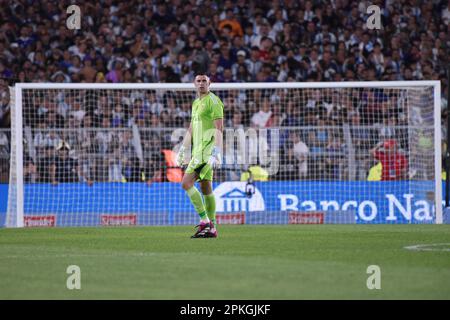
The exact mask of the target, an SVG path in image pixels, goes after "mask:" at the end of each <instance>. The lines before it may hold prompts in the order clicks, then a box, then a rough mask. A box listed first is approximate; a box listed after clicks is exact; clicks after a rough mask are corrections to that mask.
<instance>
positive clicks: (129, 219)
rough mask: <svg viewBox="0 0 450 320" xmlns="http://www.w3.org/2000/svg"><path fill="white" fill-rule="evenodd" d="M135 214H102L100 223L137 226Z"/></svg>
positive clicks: (103, 224)
mask: <svg viewBox="0 0 450 320" xmlns="http://www.w3.org/2000/svg"><path fill="white" fill-rule="evenodd" d="M136 221H137V218H136V215H135V214H121V215H117V214H102V215H101V217H100V224H101V225H102V226H135V225H136Z"/></svg>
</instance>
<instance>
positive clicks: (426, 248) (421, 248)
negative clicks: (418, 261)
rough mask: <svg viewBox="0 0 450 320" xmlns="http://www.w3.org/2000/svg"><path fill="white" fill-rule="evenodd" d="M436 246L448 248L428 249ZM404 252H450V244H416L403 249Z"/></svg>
mask: <svg viewBox="0 0 450 320" xmlns="http://www.w3.org/2000/svg"><path fill="white" fill-rule="evenodd" d="M438 246H448V248H429V247H438ZM404 248H405V249H406V250H413V251H450V243H430V244H416V245H413V246H407V247H404Z"/></svg>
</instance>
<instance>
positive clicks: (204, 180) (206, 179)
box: [199, 165, 217, 238]
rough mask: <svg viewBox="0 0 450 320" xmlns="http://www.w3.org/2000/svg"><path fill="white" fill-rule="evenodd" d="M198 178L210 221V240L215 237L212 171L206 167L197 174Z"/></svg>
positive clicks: (214, 201)
mask: <svg viewBox="0 0 450 320" xmlns="http://www.w3.org/2000/svg"><path fill="white" fill-rule="evenodd" d="M199 177H200V189H201V190H202V193H203V197H204V198H205V209H206V214H207V215H208V217H209V219H210V220H211V230H210V232H209V233H208V235H209V236H210V237H212V238H216V237H217V230H216V199H215V197H214V193H213V192H212V178H213V170H212V168H211V167H210V166H209V165H207V166H206V167H205V168H204V169H202V171H201V172H200V174H199Z"/></svg>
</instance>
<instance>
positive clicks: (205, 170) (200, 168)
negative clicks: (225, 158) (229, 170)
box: [186, 158, 213, 181]
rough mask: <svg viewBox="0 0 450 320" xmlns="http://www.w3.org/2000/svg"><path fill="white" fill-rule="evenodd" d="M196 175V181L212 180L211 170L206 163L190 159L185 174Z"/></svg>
mask: <svg viewBox="0 0 450 320" xmlns="http://www.w3.org/2000/svg"><path fill="white" fill-rule="evenodd" d="M194 172H196V173H197V174H198V178H197V180H196V181H201V180H209V181H212V179H213V169H212V167H211V166H210V165H209V164H207V163H206V162H200V161H199V160H198V159H195V158H192V159H191V161H189V164H188V167H187V169H186V173H194Z"/></svg>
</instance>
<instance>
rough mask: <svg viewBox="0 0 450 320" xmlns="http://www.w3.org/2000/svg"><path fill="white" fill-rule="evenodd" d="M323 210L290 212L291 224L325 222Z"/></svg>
mask: <svg viewBox="0 0 450 320" xmlns="http://www.w3.org/2000/svg"><path fill="white" fill-rule="evenodd" d="M323 217H324V213H323V212H289V224H323Z"/></svg>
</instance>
